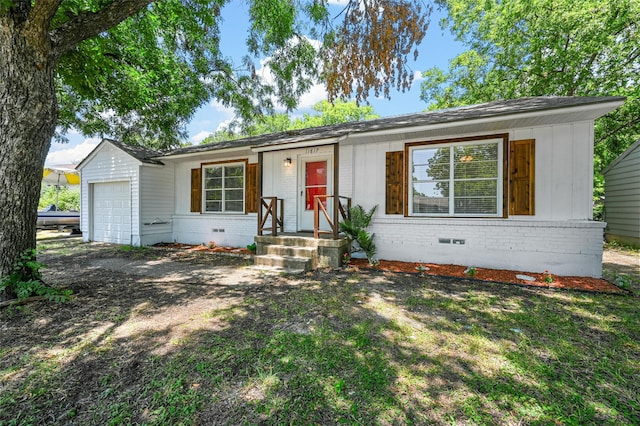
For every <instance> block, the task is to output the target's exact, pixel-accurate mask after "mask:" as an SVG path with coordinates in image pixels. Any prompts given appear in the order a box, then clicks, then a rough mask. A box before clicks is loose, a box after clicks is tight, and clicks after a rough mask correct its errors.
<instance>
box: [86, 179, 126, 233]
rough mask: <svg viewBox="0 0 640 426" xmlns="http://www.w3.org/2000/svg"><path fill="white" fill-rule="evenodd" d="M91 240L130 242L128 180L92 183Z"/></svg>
mask: <svg viewBox="0 0 640 426" xmlns="http://www.w3.org/2000/svg"><path fill="white" fill-rule="evenodd" d="M92 213H93V233H92V240H93V241H101V242H105V243H116V244H130V243H131V194H130V190H129V182H128V181H123V182H107V183H94V184H93V209H92Z"/></svg>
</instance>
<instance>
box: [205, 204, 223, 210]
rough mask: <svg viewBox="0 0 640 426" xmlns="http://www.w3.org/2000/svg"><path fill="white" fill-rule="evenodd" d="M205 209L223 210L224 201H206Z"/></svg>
mask: <svg viewBox="0 0 640 426" xmlns="http://www.w3.org/2000/svg"><path fill="white" fill-rule="evenodd" d="M205 211H208V212H221V211H222V201H207V202H206V203H205Z"/></svg>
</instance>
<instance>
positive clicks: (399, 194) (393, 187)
mask: <svg viewBox="0 0 640 426" xmlns="http://www.w3.org/2000/svg"><path fill="white" fill-rule="evenodd" d="M403 169H404V151H395V152H387V165H386V179H385V183H386V196H385V213H386V214H403V213H404V193H403V179H404V173H403V172H404V170H403Z"/></svg>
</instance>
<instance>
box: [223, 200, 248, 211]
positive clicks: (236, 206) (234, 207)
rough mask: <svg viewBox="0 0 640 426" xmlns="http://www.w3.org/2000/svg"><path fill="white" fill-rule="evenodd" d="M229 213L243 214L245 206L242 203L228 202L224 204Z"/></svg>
mask: <svg viewBox="0 0 640 426" xmlns="http://www.w3.org/2000/svg"><path fill="white" fill-rule="evenodd" d="M224 207H225V211H227V212H243V211H244V206H243V202H242V201H227V202H225V203H224Z"/></svg>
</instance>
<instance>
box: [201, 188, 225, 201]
mask: <svg viewBox="0 0 640 426" xmlns="http://www.w3.org/2000/svg"><path fill="white" fill-rule="evenodd" d="M205 200H206V201H220V200H222V191H219V190H218V191H206V192H205Z"/></svg>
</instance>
